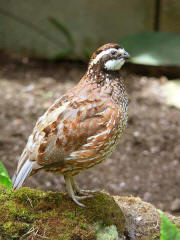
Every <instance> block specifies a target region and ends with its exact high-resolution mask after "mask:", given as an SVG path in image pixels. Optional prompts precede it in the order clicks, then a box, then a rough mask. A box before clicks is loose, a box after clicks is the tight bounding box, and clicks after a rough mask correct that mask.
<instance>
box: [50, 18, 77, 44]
mask: <svg viewBox="0 0 180 240" xmlns="http://www.w3.org/2000/svg"><path fill="white" fill-rule="evenodd" d="M48 20H49V22H50V23H52V24H53V25H54V26H55V27H56V28H57V29H58V30H59V31H60V32H62V33H63V34H64V35H65V37H66V38H67V40H68V43H69V45H70V46H71V47H72V48H73V47H74V45H75V44H74V40H73V37H72V35H71V33H70V31H69V30H68V29H67V27H66V26H65V25H63V24H62V23H60V22H59V21H57V19H55V18H53V17H49V18H48Z"/></svg>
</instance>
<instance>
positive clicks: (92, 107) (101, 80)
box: [12, 43, 130, 207]
mask: <svg viewBox="0 0 180 240" xmlns="http://www.w3.org/2000/svg"><path fill="white" fill-rule="evenodd" d="M129 57H130V55H129V53H128V52H127V51H126V50H125V49H124V48H123V47H121V46H120V45H119V44H116V43H107V44H105V45H103V46H101V47H100V48H98V49H97V50H96V51H95V52H94V53H93V54H92V56H91V58H90V60H89V64H88V67H87V71H86V72H85V74H84V76H83V77H82V78H81V79H80V81H79V83H78V84H77V85H76V86H75V87H74V88H72V89H70V90H69V91H68V92H67V93H65V94H64V95H62V96H61V97H60V98H58V99H57V100H56V101H55V102H54V103H53V104H52V105H51V106H50V107H49V108H48V109H47V111H46V112H45V113H44V115H42V116H41V117H40V118H39V119H38V120H37V122H36V124H35V127H34V129H33V132H32V134H31V135H30V136H29V138H28V141H27V144H26V146H25V148H24V150H23V152H22V154H21V156H20V158H19V161H18V166H17V169H16V172H15V174H14V176H13V179H12V181H13V186H12V188H13V189H14V190H15V189H18V188H19V187H21V186H22V184H23V182H24V181H25V179H26V178H27V177H28V176H32V175H34V174H35V173H37V172H39V171H41V170H44V171H45V172H51V173H58V174H60V175H63V176H64V180H65V184H66V189H67V192H68V194H69V196H70V198H71V199H72V200H73V201H74V202H75V203H76V204H77V205H79V206H81V207H85V205H84V204H82V203H81V200H83V199H86V198H90V197H93V196H94V193H96V192H97V190H83V189H81V188H80V187H79V185H78V184H77V182H76V181H75V179H74V177H75V176H76V175H78V174H79V173H80V172H82V171H83V170H86V169H88V168H91V167H93V166H94V165H97V164H99V163H101V162H103V161H104V160H106V159H107V158H108V157H109V156H110V154H111V153H112V152H113V151H114V149H115V147H116V145H117V143H118V141H119V139H120V137H121V135H122V133H123V132H124V130H125V128H126V125H127V119H128V96H127V92H126V88H125V83H124V79H123V78H122V76H121V73H120V69H121V67H122V66H123V64H124V63H125V61H126V60H127V59H129Z"/></svg>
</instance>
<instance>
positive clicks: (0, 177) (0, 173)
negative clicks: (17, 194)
mask: <svg viewBox="0 0 180 240" xmlns="http://www.w3.org/2000/svg"><path fill="white" fill-rule="evenodd" d="M0 185H3V186H4V187H6V188H7V189H8V190H10V188H11V186H12V181H11V179H10V177H9V175H8V172H7V170H6V168H5V167H4V165H3V163H2V162H0Z"/></svg>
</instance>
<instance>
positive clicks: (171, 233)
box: [160, 212, 180, 240]
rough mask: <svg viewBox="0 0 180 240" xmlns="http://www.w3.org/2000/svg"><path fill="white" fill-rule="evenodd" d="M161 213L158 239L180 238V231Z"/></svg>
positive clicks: (173, 239)
mask: <svg viewBox="0 0 180 240" xmlns="http://www.w3.org/2000/svg"><path fill="white" fill-rule="evenodd" d="M160 214H161V238H160V240H180V231H179V230H178V229H177V228H176V226H175V225H174V224H172V223H171V222H170V221H169V219H168V218H167V217H166V216H165V215H164V214H163V213H162V212H160Z"/></svg>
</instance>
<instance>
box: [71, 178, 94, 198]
mask: <svg viewBox="0 0 180 240" xmlns="http://www.w3.org/2000/svg"><path fill="white" fill-rule="evenodd" d="M71 183H72V186H73V188H74V190H75V191H76V192H77V193H79V194H81V195H85V196H87V197H93V195H88V194H89V193H90V194H94V193H97V192H99V190H84V189H81V188H80V187H79V185H78V184H77V182H76V181H75V180H74V177H73V176H71Z"/></svg>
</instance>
